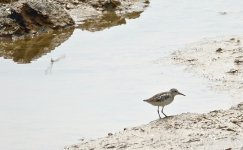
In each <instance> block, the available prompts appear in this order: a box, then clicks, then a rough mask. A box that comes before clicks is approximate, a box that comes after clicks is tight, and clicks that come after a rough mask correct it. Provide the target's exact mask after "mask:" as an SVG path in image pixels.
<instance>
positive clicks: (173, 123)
mask: <svg viewBox="0 0 243 150" xmlns="http://www.w3.org/2000/svg"><path fill="white" fill-rule="evenodd" d="M241 41H243V39H242V37H239V36H237V37H220V38H215V39H204V40H202V41H200V42H196V43H192V44H189V45H187V46H186V47H184V48H182V49H180V50H177V51H176V52H174V53H173V54H172V55H171V57H170V58H168V59H167V60H166V63H168V62H169V63H175V64H177V65H179V64H180V65H185V66H187V67H186V71H190V72H193V73H195V74H197V75H199V76H202V77H205V78H207V79H209V81H210V82H211V83H212V84H211V85H212V88H214V89H217V90H227V91H229V94H231V95H232V104H234V103H235V104H238V105H236V106H235V107H232V108H231V109H229V110H215V111H212V112H209V113H205V114H193V113H184V114H180V115H176V116H172V117H168V118H163V119H161V120H155V121H152V122H150V123H148V124H146V125H141V126H138V127H133V128H125V129H124V131H120V132H118V133H115V134H109V135H108V136H107V137H103V138H99V139H95V140H90V141H83V142H81V143H79V144H75V145H72V146H67V147H65V150H86V149H87V150H94V149H99V150H100V149H214V150H224V149H228V150H230V149H237V150H239V149H243V142H242V141H243V103H242V93H243V92H242V89H243V80H242V79H243V78H242V77H243V70H242V69H243V68H242V66H243V53H242V52H243V47H242V44H241ZM235 94H236V96H235ZM240 102H241V103H240ZM239 103H240V104H239Z"/></svg>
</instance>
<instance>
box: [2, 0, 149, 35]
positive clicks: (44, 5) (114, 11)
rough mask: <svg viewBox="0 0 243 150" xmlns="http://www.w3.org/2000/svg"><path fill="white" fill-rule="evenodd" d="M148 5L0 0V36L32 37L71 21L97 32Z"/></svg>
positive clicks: (142, 1)
mask: <svg viewBox="0 0 243 150" xmlns="http://www.w3.org/2000/svg"><path fill="white" fill-rule="evenodd" d="M148 4H149V1H148V0H122V1H120V0H48V1H47V0H43V1H37V0H36V1H33V0H19V1H18V0H0V39H6V38H9V39H16V38H20V37H26V35H27V36H35V35H39V34H40V33H43V32H50V31H53V30H57V29H63V28H67V27H73V26H74V24H76V27H78V28H81V29H83V30H88V31H92V32H93V31H100V30H104V29H106V28H110V27H112V26H117V25H121V24H125V23H126V19H134V18H137V17H139V16H140V14H141V13H142V12H143V11H144V9H145V8H146V7H147V6H148ZM134 6H136V7H134ZM130 16H132V17H130Z"/></svg>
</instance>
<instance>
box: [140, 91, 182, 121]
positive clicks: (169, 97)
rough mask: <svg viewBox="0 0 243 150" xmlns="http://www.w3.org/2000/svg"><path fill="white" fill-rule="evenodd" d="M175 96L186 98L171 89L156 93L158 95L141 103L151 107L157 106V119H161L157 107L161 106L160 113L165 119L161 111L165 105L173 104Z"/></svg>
mask: <svg viewBox="0 0 243 150" xmlns="http://www.w3.org/2000/svg"><path fill="white" fill-rule="evenodd" d="M176 95H183V96H186V95H184V94H182V93H180V92H179V91H178V90H177V89H171V90H170V91H169V92H162V93H158V94H156V95H154V96H153V97H151V98H149V99H146V100H143V101H145V102H147V103H149V104H151V105H153V106H158V114H159V118H161V117H160V113H159V106H162V110H161V112H162V113H163V114H164V115H165V117H167V115H166V114H165V113H164V112H163V109H164V107H165V106H166V105H169V104H170V103H171V102H173V100H174V98H175V96H176Z"/></svg>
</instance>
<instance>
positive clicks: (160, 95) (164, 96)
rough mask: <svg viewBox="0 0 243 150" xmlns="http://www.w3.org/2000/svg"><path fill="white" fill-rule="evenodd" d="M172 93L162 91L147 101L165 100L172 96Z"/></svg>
mask: <svg viewBox="0 0 243 150" xmlns="http://www.w3.org/2000/svg"><path fill="white" fill-rule="evenodd" d="M170 97H171V95H170V94H169V93H168V92H162V93H158V94H156V95H154V96H153V97H151V98H149V99H147V100H146V101H147V102H160V101H163V100H166V99H168V98H170Z"/></svg>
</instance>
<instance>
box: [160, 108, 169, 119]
mask: <svg viewBox="0 0 243 150" xmlns="http://www.w3.org/2000/svg"><path fill="white" fill-rule="evenodd" d="M163 110H164V106H163V107H162V110H161V112H162V114H164V115H165V117H168V116H167V115H166V114H165V113H164V112H163Z"/></svg>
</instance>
